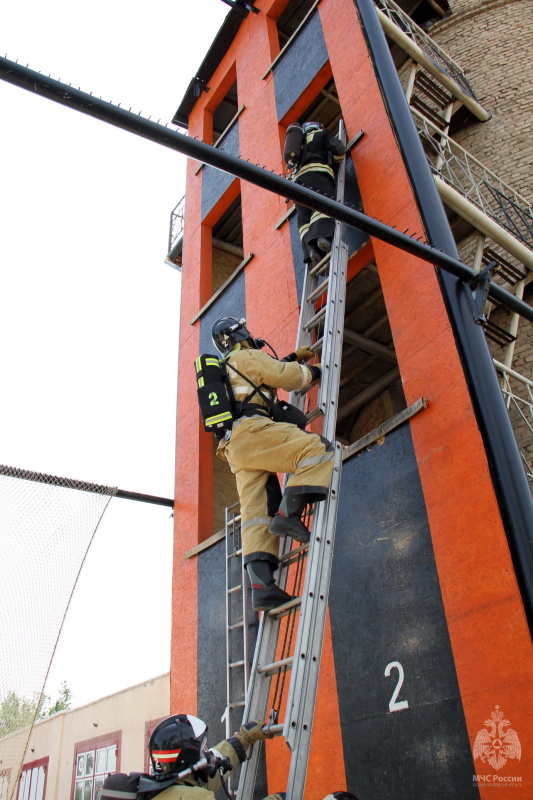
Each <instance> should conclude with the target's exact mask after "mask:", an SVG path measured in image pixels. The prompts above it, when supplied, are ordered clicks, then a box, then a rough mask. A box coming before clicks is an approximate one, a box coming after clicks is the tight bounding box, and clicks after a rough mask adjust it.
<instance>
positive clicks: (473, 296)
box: [465, 261, 497, 325]
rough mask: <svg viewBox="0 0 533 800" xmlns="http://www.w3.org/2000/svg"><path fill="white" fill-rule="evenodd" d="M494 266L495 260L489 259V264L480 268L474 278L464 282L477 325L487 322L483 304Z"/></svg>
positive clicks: (485, 300)
mask: <svg viewBox="0 0 533 800" xmlns="http://www.w3.org/2000/svg"><path fill="white" fill-rule="evenodd" d="M495 267H497V264H496V262H495V261H491V262H490V264H488V265H487V266H486V267H485V268H484V269H482V270H480V272H479V273H478V274H477V275H476V276H475V277H474V278H471V279H470V280H469V281H467V282H466V283H465V287H466V290H467V292H466V296H467V298H468V304H469V306H470V310H471V311H472V316H473V317H474V322H477V324H478V325H486V323H487V318H486V316H485V304H486V302H487V297H488V295H489V289H490V282H491V280H492V274H493V272H494V269H495Z"/></svg>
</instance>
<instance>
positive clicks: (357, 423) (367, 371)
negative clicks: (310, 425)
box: [337, 263, 407, 444]
mask: <svg viewBox="0 0 533 800" xmlns="http://www.w3.org/2000/svg"><path fill="white" fill-rule="evenodd" d="M406 407H407V404H406V400H405V396H404V393H403V388H402V382H401V378H400V373H399V369H398V362H397V359H396V353H395V351H394V346H393V339H392V332H391V328H390V323H389V318H388V315H387V310H386V307H385V301H384V298H383V291H382V288H381V282H380V279H379V275H378V271H377V268H376V266H375V264H374V263H371V264H369V265H368V266H367V267H366V268H365V269H363V270H362V271H361V272H360V273H359V274H358V275H357V276H356V277H355V278H354V279H353V280H351V281H350V282H349V283H348V286H347V292H346V316H345V320H344V340H343V350H342V365H341V376H340V384H339V404H338V415H337V438H338V439H339V441H341V442H343V444H351V443H352V442H355V441H357V440H358V439H360V438H361V437H362V436H364V435H365V434H367V433H369V432H370V431H372V430H374V429H375V428H377V427H378V426H379V425H381V424H382V423H384V422H386V421H387V420H389V419H391V417H393V416H395V415H396V414H398V413H399V412H400V411H402V410H403V409H404V408H406Z"/></svg>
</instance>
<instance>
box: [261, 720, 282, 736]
mask: <svg viewBox="0 0 533 800" xmlns="http://www.w3.org/2000/svg"><path fill="white" fill-rule="evenodd" d="M261 730H262V731H263V733H270V734H272V736H281V734H282V733H283V722H282V723H277V724H276V725H263V727H262V728H261Z"/></svg>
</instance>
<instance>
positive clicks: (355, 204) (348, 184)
mask: <svg viewBox="0 0 533 800" xmlns="http://www.w3.org/2000/svg"><path fill="white" fill-rule="evenodd" d="M356 147H357V145H356ZM344 202H345V204H346V205H347V206H351V207H352V208H355V209H357V211H363V203H362V200H361V194H360V192H359V184H358V183H357V177H356V174H355V168H354V165H353V159H352V156H351V155H348V156H347V157H346V179H345V183H344ZM368 239H369V236H368V234H366V233H363V232H362V231H358V230H357V228H350V227H349V226H348V225H343V226H342V240H343V242H346V244H347V245H348V256H351V255H352V253H356V252H357V251H358V250H360V249H361V247H362V246H363V245H364V243H365V242H366V241H368Z"/></svg>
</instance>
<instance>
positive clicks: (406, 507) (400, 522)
mask: <svg viewBox="0 0 533 800" xmlns="http://www.w3.org/2000/svg"><path fill="white" fill-rule="evenodd" d="M330 612H331V624H332V633H333V648H334V657H335V669H336V677H337V685H338V693H339V703H340V715H341V724H342V731H343V742H344V754H345V764H346V772H347V781H348V789H349V790H350V791H352V792H354V793H355V794H356V795H358V796H359V797H360V798H362V800H366V798H372V799H374V798H376V799H377V798H379V800H420V798H423V800H437V799H438V800H443V799H444V798H445V800H468V799H469V798H478V797H479V794H478V791H477V789H475V788H473V785H472V776H473V774H474V768H473V762H472V755H471V751H470V745H469V740H468V735H467V731H466V726H465V720H464V713H463V708H462V703H461V699H460V697H459V687H458V683H457V677H456V672H455V665H454V662H453V655H452V650H451V645H450V641H449V635H448V628H447V624H446V619H445V615H444V609H443V604H442V598H441V592H440V587H439V582H438V577H437V571H436V566H435V559H434V554H433V548H432V543H431V537H430V532H429V526H428V520H427V515H426V510H425V504H424V498H423V494H422V489H421V485H420V480H419V475H418V469H417V465H416V460H415V455H414V451H413V445H412V440H411V435H410V430H409V427H408V425H405V426H402V427H401V428H399V429H397V430H396V431H394V432H393V433H391V434H389V435H388V436H387V438H386V440H385V443H384V444H383V445H381V446H379V445H374V446H373V447H372V448H371V450H369V451H366V452H364V453H363V454H362V455H360V456H357V457H354V458H352V459H351V460H349V461H347V462H346V463H345V464H344V465H343V472H342V481H341V500H340V506H339V518H338V525H337V534H336V540H335V557H334V562H333V574H332V585H331V594H330ZM392 662H398V663H399V664H400V665H401V668H402V669H403V671H404V682H403V685H402V686H401V689H400V691H399V694H398V696H397V698H395V699H396V702H403V701H407V703H408V708H404V709H402V710H397V711H392V712H391V711H390V710H389V703H390V702H391V700H392V696H393V693H394V691H395V688H396V687H397V685H398V681H399V669H398V668H397V667H395V666H394V667H389V672H390V675H389V677H386V676H385V674H384V673H385V670H386V668H387V666H388V665H390V664H391V663H392Z"/></svg>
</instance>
